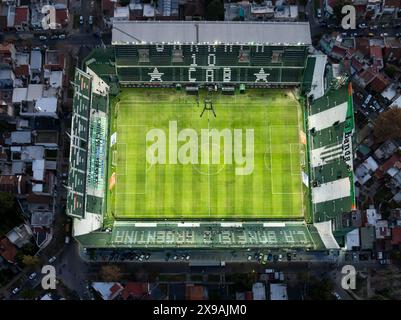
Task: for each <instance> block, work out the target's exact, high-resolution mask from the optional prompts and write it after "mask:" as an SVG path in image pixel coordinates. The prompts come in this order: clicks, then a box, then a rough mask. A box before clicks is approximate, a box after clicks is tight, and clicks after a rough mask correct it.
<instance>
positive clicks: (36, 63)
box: [30, 50, 42, 71]
mask: <svg viewBox="0 0 401 320" xmlns="http://www.w3.org/2000/svg"><path fill="white" fill-rule="evenodd" d="M30 66H31V70H32V71H40V70H42V52H40V51H39V50H32V51H31V63H30Z"/></svg>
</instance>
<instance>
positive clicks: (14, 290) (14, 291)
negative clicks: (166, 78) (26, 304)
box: [12, 287, 21, 294]
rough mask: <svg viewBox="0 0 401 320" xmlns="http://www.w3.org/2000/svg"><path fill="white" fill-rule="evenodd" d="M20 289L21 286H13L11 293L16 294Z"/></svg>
mask: <svg viewBox="0 0 401 320" xmlns="http://www.w3.org/2000/svg"><path fill="white" fill-rule="evenodd" d="M20 291H21V288H18V287H17V288H14V289H13V291H12V293H13V294H17V293H18V292H20Z"/></svg>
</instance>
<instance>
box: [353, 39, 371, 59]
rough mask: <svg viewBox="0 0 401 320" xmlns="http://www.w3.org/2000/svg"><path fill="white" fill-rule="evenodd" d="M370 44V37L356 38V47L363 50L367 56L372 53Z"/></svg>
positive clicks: (360, 50)
mask: <svg viewBox="0 0 401 320" xmlns="http://www.w3.org/2000/svg"><path fill="white" fill-rule="evenodd" d="M369 48H370V44H369V39H368V38H363V37H360V38H359V37H358V38H355V49H356V50H357V51H359V52H361V53H362V54H363V55H364V56H365V57H368V56H369V54H370V49H369Z"/></svg>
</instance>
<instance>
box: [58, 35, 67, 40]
mask: <svg viewBox="0 0 401 320" xmlns="http://www.w3.org/2000/svg"><path fill="white" fill-rule="evenodd" d="M58 38H59V39H60V40H64V39H65V38H66V35H65V34H60V35H59V36H58Z"/></svg>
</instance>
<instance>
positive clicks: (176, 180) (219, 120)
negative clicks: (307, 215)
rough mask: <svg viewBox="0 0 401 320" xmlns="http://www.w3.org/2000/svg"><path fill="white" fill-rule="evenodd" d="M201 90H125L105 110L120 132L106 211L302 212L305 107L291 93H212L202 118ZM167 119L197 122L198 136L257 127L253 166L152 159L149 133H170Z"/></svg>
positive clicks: (137, 215)
mask: <svg viewBox="0 0 401 320" xmlns="http://www.w3.org/2000/svg"><path fill="white" fill-rule="evenodd" d="M205 94H206V92H205V91H202V92H201V93H200V99H199V102H200V103H199V106H198V104H197V98H196V96H192V95H187V94H186V93H185V92H184V90H183V91H182V92H181V91H177V90H175V89H123V91H122V92H121V93H120V95H119V96H118V102H117V101H114V103H112V110H111V113H110V114H111V121H110V125H111V130H110V134H113V133H114V132H117V143H116V144H115V145H113V146H112V147H111V148H110V154H109V172H108V176H109V177H110V176H111V175H112V174H113V173H115V174H116V185H115V186H114V187H113V188H112V189H111V191H109V194H108V212H109V214H110V213H111V214H112V216H114V217H115V218H120V219H159V220H163V219H177V220H184V219H226V220H229V219H233V220H243V219H297V218H303V216H304V211H305V208H304V205H303V202H304V201H303V199H304V195H303V188H302V180H301V167H302V164H303V163H304V145H302V144H300V143H299V141H300V139H299V132H300V130H301V129H302V114H301V109H300V105H299V103H298V101H297V100H296V98H295V97H294V95H293V93H292V92H291V91H287V90H273V89H254V90H247V92H246V93H245V94H235V95H232V96H227V95H222V94H221V93H212V97H213V105H214V110H215V112H216V115H217V117H214V116H213V114H212V113H211V112H210V111H206V112H205V114H204V116H203V117H202V118H201V117H200V114H201V112H202V109H203V101H204V96H205ZM169 121H177V124H178V131H180V130H182V129H184V128H192V129H195V130H196V131H197V132H198V134H199V140H200V130H201V129H208V128H209V129H212V128H215V129H218V130H222V129H224V128H228V129H243V130H245V129H254V170H253V173H252V174H250V175H242V176H241V175H236V174H235V167H236V166H235V164H232V165H229V164H225V165H224V164H185V165H184V164H180V163H178V164H154V165H149V164H148V162H147V161H146V148H147V147H148V146H149V142H146V133H147V132H148V130H150V129H153V128H160V129H163V130H164V131H165V132H166V134H167V140H168V128H169ZM243 140H245V138H244V139H243ZM199 145H200V143H199ZM221 145H222V144H221ZM178 146H180V143H179V145H178ZM199 148H201V146H199ZM221 149H223V148H221ZM243 150H245V147H243ZM167 152H168V151H167ZM199 153H200V151H199ZM167 159H168V157H167Z"/></svg>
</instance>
